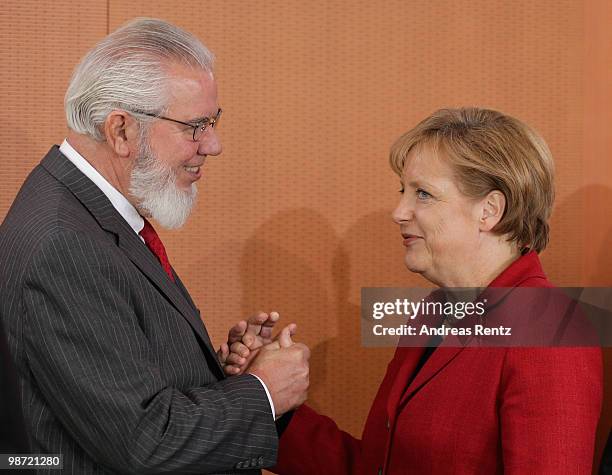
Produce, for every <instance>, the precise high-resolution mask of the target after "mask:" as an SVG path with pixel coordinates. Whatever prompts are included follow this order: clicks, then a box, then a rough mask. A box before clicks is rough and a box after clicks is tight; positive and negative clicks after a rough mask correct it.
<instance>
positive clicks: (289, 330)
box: [278, 323, 297, 348]
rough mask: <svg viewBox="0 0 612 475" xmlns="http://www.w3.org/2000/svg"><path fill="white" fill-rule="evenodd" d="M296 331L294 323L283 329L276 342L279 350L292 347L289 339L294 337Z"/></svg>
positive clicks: (291, 341)
mask: <svg viewBox="0 0 612 475" xmlns="http://www.w3.org/2000/svg"><path fill="white" fill-rule="evenodd" d="M296 330H297V325H296V324H295V323H291V324H289V325H287V326H286V327H285V328H283V329H282V330H281V332H280V334H279V335H278V342H279V344H280V347H281V348H289V347H290V346H291V345H293V340H292V339H291V335H295V332H296Z"/></svg>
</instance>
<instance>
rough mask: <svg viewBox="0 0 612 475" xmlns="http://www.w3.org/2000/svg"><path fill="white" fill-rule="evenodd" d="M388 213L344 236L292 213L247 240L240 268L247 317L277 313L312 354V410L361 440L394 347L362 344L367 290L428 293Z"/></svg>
mask: <svg viewBox="0 0 612 475" xmlns="http://www.w3.org/2000/svg"><path fill="white" fill-rule="evenodd" d="M403 253H404V251H403V247H402V241H401V237H400V235H399V231H398V229H397V226H395V225H394V224H393V223H392V221H391V219H390V212H389V211H379V212H375V213H371V214H368V215H365V216H362V217H361V218H359V219H358V220H357V221H356V222H355V223H354V224H353V225H351V226H350V227H349V228H348V229H347V230H346V231H345V232H343V233H342V234H341V235H339V234H338V233H337V232H336V230H335V229H334V227H333V226H332V224H331V223H330V222H329V221H328V220H327V219H326V218H325V217H324V216H322V215H321V214H319V213H317V212H314V211H312V210H309V209H294V210H286V211H283V212H282V213H278V214H276V215H274V216H272V217H271V218H270V219H268V220H267V221H266V222H265V223H263V224H262V225H261V226H260V227H259V228H258V229H257V231H256V232H255V233H254V234H253V235H252V236H251V237H250V238H249V240H248V241H247V243H246V245H245V247H244V250H243V253H242V258H241V262H240V275H241V282H242V289H243V298H242V308H243V314H246V313H248V312H249V311H251V310H252V309H253V308H255V307H259V306H263V308H267V309H277V310H278V311H279V313H280V314H281V326H282V325H283V323H282V322H284V323H285V324H286V323H289V322H293V321H295V322H296V323H297V324H298V334H297V335H296V340H298V341H303V342H305V343H306V344H308V345H309V346H310V347H311V350H312V357H311V389H310V391H309V404H310V405H311V406H313V407H314V408H315V409H317V410H319V411H320V412H323V413H325V414H326V415H329V416H331V417H332V418H333V419H334V420H335V421H336V422H337V423H338V424H339V426H340V427H342V428H343V429H344V430H347V431H348V432H350V433H352V434H353V435H356V436H359V435H360V434H361V429H362V426H363V423H364V422H365V418H366V416H367V412H368V410H369V407H370V404H371V402H372V400H373V399H374V396H375V394H376V390H377V389H378V386H379V384H380V381H381V380H382V377H383V376H384V373H385V370H386V367H387V364H388V362H389V361H390V359H391V357H392V355H393V351H394V349H393V348H364V347H362V344H361V334H360V331H361V330H360V313H359V312H360V309H359V299H360V291H361V287H387V286H388V287H400V286H403V287H411V286H424V285H426V282H425V281H424V280H422V279H421V278H420V277H418V276H413V275H411V274H410V273H408V272H407V271H406V269H405V267H404V264H403Z"/></svg>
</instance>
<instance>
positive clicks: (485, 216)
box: [479, 190, 506, 231]
mask: <svg viewBox="0 0 612 475" xmlns="http://www.w3.org/2000/svg"><path fill="white" fill-rule="evenodd" d="M480 203H481V206H480V207H479V213H480V230H481V231H491V229H493V228H494V227H495V225H496V224H497V223H499V222H500V221H501V219H502V217H503V215H504V211H505V210H506V197H505V196H504V194H503V193H502V192H501V191H499V190H493V191H491V192H489V194H487V196H485V197H484V198H483V199H482V200H481V201H480Z"/></svg>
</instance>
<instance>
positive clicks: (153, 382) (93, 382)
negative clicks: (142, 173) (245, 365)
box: [0, 146, 278, 474]
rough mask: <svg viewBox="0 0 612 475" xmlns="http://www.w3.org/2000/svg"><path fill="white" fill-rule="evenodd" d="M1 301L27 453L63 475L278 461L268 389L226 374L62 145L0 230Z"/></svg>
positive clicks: (187, 311)
mask: <svg viewBox="0 0 612 475" xmlns="http://www.w3.org/2000/svg"><path fill="white" fill-rule="evenodd" d="M0 297H1V301H0V316H1V318H2V322H3V323H4V326H5V329H6V332H7V335H8V339H9V344H10V349H11V352H12V354H13V358H14V360H15V363H16V366H17V370H18V373H19V379H20V386H21V399H22V403H23V411H24V417H25V419H26V424H27V426H26V428H27V431H28V434H29V438H30V443H31V445H32V452H34V453H62V454H63V455H64V467H65V473H79V474H90V473H91V474H93V473H96V474H98V473H118V472H119V473H129V474H137V473H161V472H169V473H219V472H223V473H225V472H228V473H234V472H238V473H245V471H253V472H254V473H259V468H261V467H265V466H270V465H273V464H274V462H275V460H276V451H277V445H278V437H277V433H276V429H275V425H274V421H273V419H272V414H271V409H270V405H269V402H268V399H267V396H266V393H265V391H264V389H263V387H262V385H261V383H260V382H259V381H257V379H256V378H254V377H253V376H251V375H243V376H238V377H232V378H225V377H224V375H223V372H222V370H221V367H220V366H219V363H218V362H217V358H216V355H215V352H214V350H213V348H212V345H211V343H210V340H209V337H208V334H207V332H206V329H205V327H204V325H203V323H202V321H201V319H200V316H199V312H198V310H197V308H196V307H195V305H194V304H193V302H192V301H191V298H190V297H189V294H188V292H187V290H186V289H185V287H184V286H183V284H182V283H181V282H180V279H178V278H177V283H176V284H174V283H173V282H172V281H171V280H170V279H169V278H168V276H167V275H166V274H165V273H164V271H163V269H162V267H161V266H160V264H159V262H158V261H157V259H156V258H155V256H154V255H153V254H152V253H151V252H150V251H149V250H148V248H147V247H146V246H145V244H144V243H143V242H142V241H141V240H140V238H139V237H138V236H137V235H136V233H134V231H133V230H132V228H131V227H130V226H129V225H128V224H127V223H126V222H125V220H124V219H123V218H122V217H121V215H119V213H118V212H117V211H116V210H115V208H114V207H113V206H112V205H111V203H110V201H109V200H108V199H107V198H106V196H105V195H104V194H103V193H102V192H101V191H100V189H99V188H98V187H97V186H96V185H95V184H94V183H93V182H92V181H91V180H89V179H88V178H87V177H86V176H84V175H83V174H82V173H81V172H80V171H79V170H78V169H77V168H76V167H75V166H74V165H73V164H72V163H71V162H70V161H69V160H68V159H67V158H66V157H64V156H63V155H62V154H61V153H60V152H59V149H58V147H57V146H55V147H53V148H52V149H51V150H50V152H49V153H48V154H47V156H46V157H45V158H44V159H43V160H42V162H41V164H40V165H39V166H37V167H36V168H35V169H34V170H33V171H32V173H31V174H30V176H29V177H28V178H27V180H26V181H25V183H24V184H23V186H22V188H21V190H20V192H19V194H18V196H17V198H16V199H15V202H14V203H13V205H12V207H11V209H10V211H9V213H8V215H7V216H6V218H5V220H4V223H3V224H2V226H1V227H0ZM49 473H57V472H49Z"/></svg>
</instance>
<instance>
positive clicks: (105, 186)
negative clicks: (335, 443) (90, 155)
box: [59, 139, 276, 419]
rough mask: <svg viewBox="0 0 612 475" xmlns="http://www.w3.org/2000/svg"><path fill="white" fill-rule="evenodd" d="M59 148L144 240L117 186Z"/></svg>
mask: <svg viewBox="0 0 612 475" xmlns="http://www.w3.org/2000/svg"><path fill="white" fill-rule="evenodd" d="M59 150H60V152H62V154H64V155H65V156H66V158H68V160H70V161H71V162H72V163H73V165H74V166H75V167H77V168H78V169H79V170H80V171H81V172H82V173H83V174H84V175H85V176H86V177H87V178H89V179H90V180H91V181H93V182H94V184H95V185H96V186H97V187H98V188H100V190H101V191H102V193H104V194H105V195H106V197H107V198H108V199H109V201H110V202H111V204H112V205H113V207H114V208H115V209H116V210H117V212H118V213H119V214H120V215H121V216H122V217H123V219H125V220H126V221H127V223H128V224H129V225H130V227H131V228H132V229H133V230H134V232H135V233H136V234H137V235H138V237H139V238H140V239H141V240H142V242H144V239H143V238H142V236H141V235H140V231H142V228H144V219H143V217H142V216H141V215H140V213H139V212H138V210H137V209H136V208H135V207H134V205H132V203H130V202H129V201H128V199H127V198H126V197H125V196H123V195H122V194H121V192H120V191H119V190H117V188H115V187H114V186H113V185H111V184H110V183H109V182H108V180H106V178H104V177H103V176H102V175H101V174H100V173H99V172H98V170H96V169H95V168H94V167H93V166H92V165H91V164H90V163H89V162H88V161H87V160H86V159H85V158H84V157H83V156H82V155H81V154H80V153H79V152H77V151H76V150H75V149H74V148H73V147H72V145H70V144H69V143H68V141H67V140H66V139H64V141H63V142H62V145H60V148H59ZM251 374H252V373H251ZM253 376H255V377H256V378H257V379H258V380H259V382H260V383H261V385H262V386H263V388H264V390H265V391H266V396H268V401H269V402H270V408H271V409H272V417H273V418H274V419H276V411H275V410H274V403H273V402H272V396H270V391H268V387H267V386H266V383H264V382H263V381H262V379H261V378H260V377H259V376H257V375H255V374H253Z"/></svg>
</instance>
